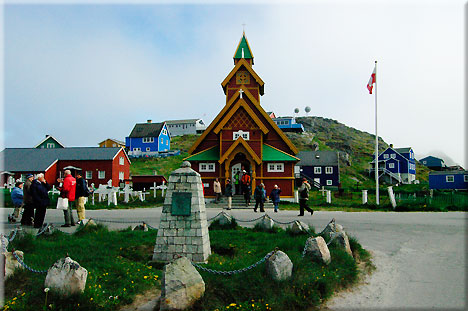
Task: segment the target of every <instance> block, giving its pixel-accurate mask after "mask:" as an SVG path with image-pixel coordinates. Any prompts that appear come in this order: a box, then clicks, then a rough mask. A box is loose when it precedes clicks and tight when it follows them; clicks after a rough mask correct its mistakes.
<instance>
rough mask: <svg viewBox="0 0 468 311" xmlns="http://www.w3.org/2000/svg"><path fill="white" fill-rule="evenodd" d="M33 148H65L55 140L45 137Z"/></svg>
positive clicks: (49, 136)
mask: <svg viewBox="0 0 468 311" xmlns="http://www.w3.org/2000/svg"><path fill="white" fill-rule="evenodd" d="M34 148H40V149H53V148H65V146H64V145H63V144H62V143H61V142H59V141H58V140H57V138H55V137H53V136H51V135H46V136H45V138H44V139H43V140H42V141H41V142H40V143H38V144H37V145H36V146H34Z"/></svg>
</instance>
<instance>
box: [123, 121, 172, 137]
mask: <svg viewBox="0 0 468 311" xmlns="http://www.w3.org/2000/svg"><path fill="white" fill-rule="evenodd" d="M164 124H165V122H161V123H137V124H136V125H135V126H134V127H133V130H132V132H131V133H130V135H129V136H128V137H131V138H137V137H159V134H160V133H161V130H162V128H163V126H164Z"/></svg>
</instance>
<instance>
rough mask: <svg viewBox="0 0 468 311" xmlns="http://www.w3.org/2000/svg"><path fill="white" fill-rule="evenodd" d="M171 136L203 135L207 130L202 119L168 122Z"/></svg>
mask: <svg viewBox="0 0 468 311" xmlns="http://www.w3.org/2000/svg"><path fill="white" fill-rule="evenodd" d="M165 122H166V124H167V129H168V130H169V133H170V135H171V136H182V135H187V134H201V133H203V131H204V130H205V129H206V124H205V123H203V120H202V119H187V120H168V121H165Z"/></svg>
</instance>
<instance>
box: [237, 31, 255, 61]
mask: <svg viewBox="0 0 468 311" xmlns="http://www.w3.org/2000/svg"><path fill="white" fill-rule="evenodd" d="M242 58H244V59H246V60H247V61H248V62H249V64H250V65H253V64H254V60H253V58H254V57H253V54H252V50H250V46H249V42H248V41H247V38H246V37H245V32H243V33H242V38H241V39H240V41H239V44H238V45H237V49H236V52H235V53H234V65H235V64H237V62H238V61H239V60H241V59H242Z"/></svg>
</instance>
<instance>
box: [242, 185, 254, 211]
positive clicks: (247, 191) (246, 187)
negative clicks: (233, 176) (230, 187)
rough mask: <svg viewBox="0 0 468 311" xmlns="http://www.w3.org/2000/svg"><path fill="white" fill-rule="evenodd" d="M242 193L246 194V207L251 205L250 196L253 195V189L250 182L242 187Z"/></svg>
mask: <svg viewBox="0 0 468 311" xmlns="http://www.w3.org/2000/svg"><path fill="white" fill-rule="evenodd" d="M242 193H243V194H244V199H245V206H249V205H250V194H251V193H252V188H251V187H250V182H247V183H245V184H244V185H242Z"/></svg>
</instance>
